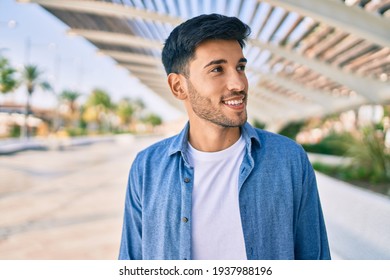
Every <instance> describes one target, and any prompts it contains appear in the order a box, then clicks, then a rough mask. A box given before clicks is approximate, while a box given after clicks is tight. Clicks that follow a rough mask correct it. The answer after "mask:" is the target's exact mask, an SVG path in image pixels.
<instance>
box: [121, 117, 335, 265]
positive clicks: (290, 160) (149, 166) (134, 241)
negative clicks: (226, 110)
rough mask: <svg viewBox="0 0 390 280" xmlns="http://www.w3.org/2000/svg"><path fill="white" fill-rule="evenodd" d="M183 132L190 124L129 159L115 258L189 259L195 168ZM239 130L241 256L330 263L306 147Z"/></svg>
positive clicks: (274, 136) (247, 127)
mask: <svg viewBox="0 0 390 280" xmlns="http://www.w3.org/2000/svg"><path fill="white" fill-rule="evenodd" d="M188 129H189V124H187V126H186V127H185V128H184V130H183V131H182V132H181V133H180V134H179V135H177V136H174V137H171V138H168V139H165V140H163V141H161V142H158V143H156V144H154V145H152V146H151V147H149V148H147V149H145V150H143V151H141V152H140V153H139V154H138V155H137V157H136V159H135V160H134V162H133V165H132V167H131V170H130V174H129V181H128V188H127V194H126V201H125V211H124V224H123V233H122V241H121V247H120V253H119V259H165V260H169V259H182V260H183V259H191V208H192V206H191V197H192V187H193V185H192V184H193V181H194V170H193V168H192V167H191V166H190V165H189V164H188V160H187V156H186V154H187V153H186V149H187V141H188ZM241 133H242V135H243V137H244V139H245V142H246V153H245V155H244V159H243V162H242V164H241V168H240V173H239V174H240V175H239V182H238V188H239V205H240V215H241V221H242V229H243V233H244V240H245V248H246V254H247V258H248V259H249V260H254V259H283V260H289V259H330V253H329V247H328V240H327V235H326V229H325V224H324V218H323V215H322V210H321V205H320V200H319V196H318V191H317V185H316V179H315V175H314V172H313V169H312V167H311V165H310V162H309V161H308V158H307V156H306V153H305V152H304V150H303V149H302V148H301V146H299V145H297V144H296V143H295V142H294V141H292V140H290V139H288V138H286V137H283V136H280V135H277V134H273V133H270V132H266V131H263V130H259V129H255V128H253V127H252V126H250V124H248V123H246V124H245V125H244V126H242V127H241ZM221 176H223V174H221ZM215 219H218V217H217V216H216V217H215ZM210 234H212V233H210Z"/></svg>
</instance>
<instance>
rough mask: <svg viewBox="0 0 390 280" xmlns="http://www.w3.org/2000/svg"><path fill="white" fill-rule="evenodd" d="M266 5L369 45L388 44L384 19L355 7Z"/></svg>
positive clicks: (326, 1) (325, 0) (326, 2)
mask: <svg viewBox="0 0 390 280" xmlns="http://www.w3.org/2000/svg"><path fill="white" fill-rule="evenodd" d="M259 2H263V0H261V1H260V0H259ZM266 2H268V3H270V4H271V5H274V6H278V7H282V8H284V9H286V10H289V11H294V12H297V13H299V14H301V15H304V16H308V17H311V18H313V19H315V20H318V21H320V22H323V23H326V24H328V25H331V26H334V27H338V28H340V29H342V30H345V31H347V32H349V33H351V34H354V35H356V36H358V37H360V38H363V39H366V40H368V41H370V42H372V43H375V44H378V45H381V46H384V47H385V46H389V45H390V35H389V21H388V19H387V18H385V17H382V16H380V15H375V14H372V13H369V12H367V11H364V9H361V8H359V7H356V6H352V7H348V6H347V5H345V4H344V3H343V2H342V1H339V0H316V1H308V0H266Z"/></svg>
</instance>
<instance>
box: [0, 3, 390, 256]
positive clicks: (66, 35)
mask: <svg viewBox="0 0 390 280" xmlns="http://www.w3.org/2000/svg"><path fill="white" fill-rule="evenodd" d="M213 12H216V13H221V14H225V15H229V16H236V17H239V18H240V19H241V20H243V21H244V22H246V23H247V24H249V25H250V26H251V28H252V33H251V35H250V38H249V40H248V43H247V46H246V48H245V50H244V52H245V56H246V57H247V58H248V66H247V76H248V80H249V84H250V95H249V104H248V113H249V121H250V122H251V123H252V124H253V125H254V126H256V127H258V128H262V129H266V130H269V131H272V132H275V133H280V134H282V135H285V136H287V137H290V138H292V139H294V140H295V141H297V142H298V143H300V144H301V145H302V146H303V147H304V149H305V150H306V151H307V153H308V155H309V158H310V160H311V162H312V164H313V166H314V168H315V169H316V173H317V180H318V187H319V191H320V196H321V200H322V206H323V211H324V215H325V220H326V224H327V229H328V235H329V241H330V246H331V251H332V256H333V258H334V259H390V82H389V79H390V32H389V30H390V1H388V0H383V1H379V0H371V1H369V0H368V1H367V0H366V1H358V0H345V1H341V0H315V1H310V0H306V1H304V0H302V1H292V0H291V1H290V0H285V1H278V0H267V1H258V0H216V1H211V0H188V1H178V0H116V1H114V0H112V1H89V0H82V1H73V0H69V1H61V0H51V1H48V0H31V1H27V0H20V1H12V0H0V259H116V258H117V254H118V250H119V241H120V234H121V225H122V215H123V205H124V195H125V190H126V182H127V175H128V170H129V168H130V165H131V163H132V160H133V159H134V157H135V155H136V154H137V152H138V151H140V150H141V149H143V148H145V147H146V146H148V145H150V144H151V143H154V142H156V141H158V140H160V139H162V138H164V137H167V136H170V135H173V134H175V133H177V132H178V131H180V129H181V128H182V127H183V126H184V124H185V122H186V114H185V111H184V108H183V106H182V105H181V103H179V102H177V101H176V100H175V99H174V98H173V96H172V95H171V94H170V92H169V89H168V87H167V84H166V78H165V74H164V71H163V68H162V64H161V49H162V46H163V43H164V40H165V38H167V36H168V35H169V33H170V32H171V30H172V29H173V28H174V27H175V26H176V25H178V24H179V23H181V22H182V21H184V20H185V19H187V18H190V17H193V16H196V15H199V14H203V13H213Z"/></svg>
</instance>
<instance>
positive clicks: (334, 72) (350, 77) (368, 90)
mask: <svg viewBox="0 0 390 280" xmlns="http://www.w3.org/2000/svg"><path fill="white" fill-rule="evenodd" d="M249 43H250V44H251V45H252V46H257V47H259V48H261V49H266V50H269V51H271V52H273V53H275V54H277V55H279V56H282V57H284V58H285V59H287V60H289V61H294V62H297V63H299V64H302V65H306V66H308V67H309V68H311V69H313V70H315V71H316V72H317V73H319V74H321V75H324V76H325V77H328V78H330V79H331V80H333V81H335V82H338V83H340V84H342V85H345V86H346V87H348V88H350V89H352V90H354V91H355V92H356V93H358V94H360V95H362V96H364V97H365V98H366V99H367V100H368V101H370V102H373V103H381V102H383V101H386V100H389V99H390V88H389V86H388V85H387V84H385V83H381V82H377V81H375V80H373V79H370V78H367V77H363V76H358V75H355V74H352V73H346V72H345V71H342V70H341V69H339V68H336V67H333V66H331V65H328V64H325V63H323V62H320V61H318V60H316V59H309V58H306V57H304V56H302V55H300V54H298V53H296V52H294V51H292V50H288V49H286V48H282V47H279V46H276V45H270V44H267V43H263V42H261V41H259V40H249Z"/></svg>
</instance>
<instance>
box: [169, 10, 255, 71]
mask: <svg viewBox="0 0 390 280" xmlns="http://www.w3.org/2000/svg"><path fill="white" fill-rule="evenodd" d="M250 32H251V30H250V27H249V26H248V25H246V24H245V23H243V22H242V21H241V20H239V19H238V18H236V17H228V16H224V15H219V14H210V15H200V16H197V17H194V18H192V19H189V20H187V21H186V22H184V23H182V24H180V25H179V26H177V27H176V28H175V29H173V31H172V32H171V34H170V35H169V37H168V38H167V40H166V41H165V45H164V48H163V50H162V63H163V65H164V68H165V72H166V73H167V75H169V74H170V73H177V74H184V75H188V74H189V73H188V72H187V65H188V62H189V61H190V60H191V59H192V58H193V57H194V55H195V49H196V47H197V46H198V45H199V44H200V43H202V42H203V41H206V40H211V39H223V40H237V41H238V43H239V44H240V46H241V48H243V47H244V46H245V40H246V38H247V37H248V36H249V34H250Z"/></svg>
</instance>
